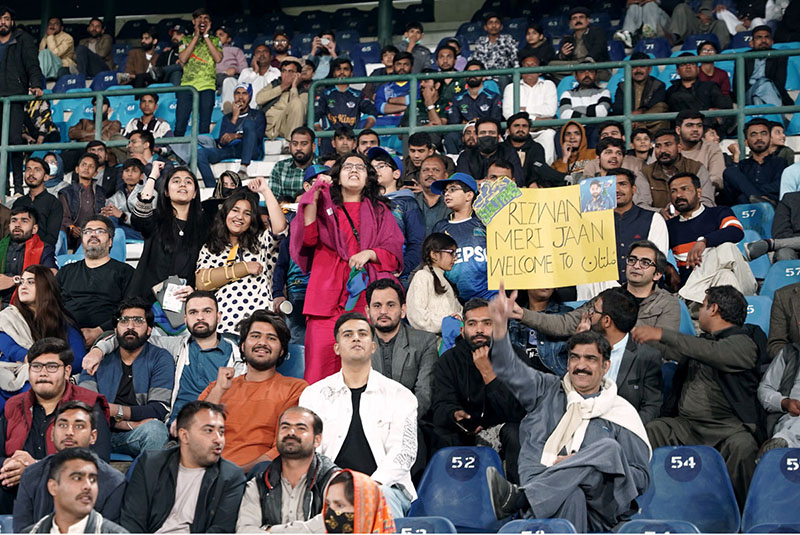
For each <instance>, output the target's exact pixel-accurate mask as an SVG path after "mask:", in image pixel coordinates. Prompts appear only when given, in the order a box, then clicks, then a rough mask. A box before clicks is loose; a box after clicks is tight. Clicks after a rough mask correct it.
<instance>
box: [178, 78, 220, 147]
mask: <svg viewBox="0 0 800 535" xmlns="http://www.w3.org/2000/svg"><path fill="white" fill-rule="evenodd" d="M199 93H200V119H199V120H200V122H199V124H198V126H199V128H200V129H199V130H198V133H199V134H208V133H209V132H210V131H211V112H212V111H213V110H214V90H213V89H206V90H205V91H200V92H199ZM175 95H176V97H177V99H178V107H177V108H176V110H175V130H174V132H175V137H181V136H183V135H184V134H186V127H187V126H188V125H189V116H190V115H192V93H191V92H190V91H176V92H175Z"/></svg>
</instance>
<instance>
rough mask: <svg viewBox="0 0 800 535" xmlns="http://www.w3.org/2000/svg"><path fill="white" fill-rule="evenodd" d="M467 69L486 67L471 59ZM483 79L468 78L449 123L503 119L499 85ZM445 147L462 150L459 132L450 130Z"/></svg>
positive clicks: (453, 107) (448, 149) (454, 100)
mask: <svg viewBox="0 0 800 535" xmlns="http://www.w3.org/2000/svg"><path fill="white" fill-rule="evenodd" d="M465 70H467V71H482V70H485V67H484V66H483V63H481V62H480V61H478V60H476V59H471V60H469V62H468V63H467V68H466V69H465ZM483 81H484V78H483V76H470V77H469V78H466V84H467V87H466V89H467V90H466V91H461V92H460V93H458V94H456V95H455V97H453V103H452V105H451V106H450V114H449V115H448V116H447V123H448V124H462V123H468V122H470V121H473V120H475V119H480V118H484V117H488V118H492V119H494V120H495V121H497V122H498V123H499V122H500V121H501V120H502V118H503V117H502V115H503V109H502V105H501V103H500V94H499V93H497V91H496V88H497V85H496V84H494V83H493V84H492V89H490V88H489V87H486V86H485V85H484V83H483ZM498 133H499V127H498ZM444 148H445V151H446V152H447V153H448V154H458V153H459V152H461V149H462V148H463V147H462V144H461V137H460V136H459V135H458V132H448V133H447V134H446V135H445V136H444ZM475 176H483V175H482V174H479V175H475Z"/></svg>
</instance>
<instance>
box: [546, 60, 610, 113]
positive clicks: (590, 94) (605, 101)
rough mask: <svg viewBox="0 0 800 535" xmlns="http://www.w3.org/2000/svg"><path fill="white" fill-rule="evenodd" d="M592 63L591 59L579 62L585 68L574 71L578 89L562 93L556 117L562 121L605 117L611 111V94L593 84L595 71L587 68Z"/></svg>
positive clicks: (595, 75) (595, 76)
mask: <svg viewBox="0 0 800 535" xmlns="http://www.w3.org/2000/svg"><path fill="white" fill-rule="evenodd" d="M593 63H594V60H593V59H592V58H584V59H583V60H581V64H582V65H586V67H585V68H580V69H576V70H575V79H576V80H577V81H578V87H576V88H575V89H570V90H569V91H564V94H563V95H561V100H560V101H559V102H558V116H559V117H560V118H562V119H573V118H578V117H607V116H608V113H609V111H610V110H611V93H610V92H609V90H608V89H601V88H600V87H598V86H597V84H596V83H595V80H596V79H597V71H596V70H594V69H592V68H590V67H589V66H590V65H591V64H593Z"/></svg>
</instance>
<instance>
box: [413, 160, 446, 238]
mask: <svg viewBox="0 0 800 535" xmlns="http://www.w3.org/2000/svg"><path fill="white" fill-rule="evenodd" d="M448 162H449V165H450V166H452V164H453V161H452V160H451V159H450V158H448V157H446V156H443V155H441V154H432V155H431V156H428V157H427V158H425V159H424V160H422V164H421V165H420V168H419V177H418V178H417V184H416V186H406V187H408V188H409V189H410V190H411V191H413V192H414V195H415V196H416V198H417V205H418V206H419V209H420V210H421V211H422V217H423V219H424V220H425V235H426V236H428V235H430V233H431V232H433V226H434V225H435V224H436V223H438V222H439V221H441V220H442V219H447V218H448V217H449V216H450V214H451V213H452V211H451V210H450V208H448V207H447V205H446V204H445V203H444V197H443V196H442V195H439V194H438V193H434V192H433V191H431V186H432V185H433V183H434V182H436V181H437V180H444V179H446V178H447V177H448V176H450V175H451V174H452V171H451V170H450V169H449V166H448ZM453 167H454V166H453Z"/></svg>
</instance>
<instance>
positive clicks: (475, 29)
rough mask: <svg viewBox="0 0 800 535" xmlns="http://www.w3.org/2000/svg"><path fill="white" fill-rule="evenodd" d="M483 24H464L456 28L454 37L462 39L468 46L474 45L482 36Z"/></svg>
mask: <svg viewBox="0 0 800 535" xmlns="http://www.w3.org/2000/svg"><path fill="white" fill-rule="evenodd" d="M483 33H484V31H483V22H465V23H463V24H462V25H461V26H459V27H458V31H457V32H456V36H458V37H463V38H464V40H466V41H467V42H469V43H470V44H472V43H475V42H476V41H477V40H478V37H480V36H481V35H483Z"/></svg>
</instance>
